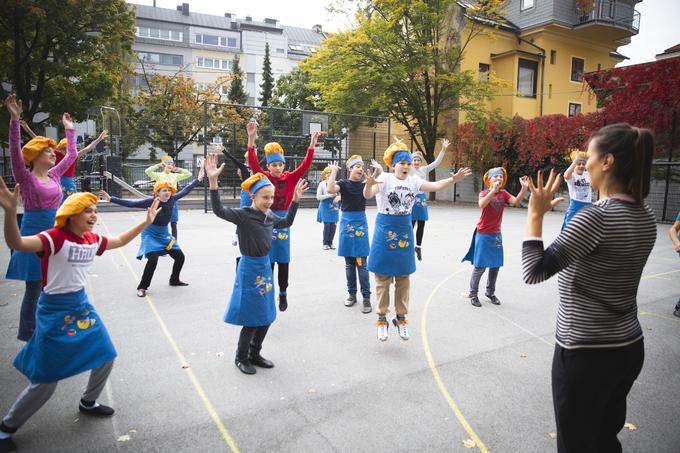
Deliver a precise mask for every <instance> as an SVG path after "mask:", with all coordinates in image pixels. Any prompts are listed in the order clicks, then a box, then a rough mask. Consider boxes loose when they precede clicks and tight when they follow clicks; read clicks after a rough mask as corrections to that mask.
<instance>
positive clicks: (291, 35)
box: [283, 26, 326, 46]
mask: <svg viewBox="0 0 680 453" xmlns="http://www.w3.org/2000/svg"><path fill="white" fill-rule="evenodd" d="M283 34H284V35H286V37H288V42H289V43H291V44H311V45H314V46H318V45H320V44H321V41H323V40H324V39H326V35H325V34H324V33H317V32H315V31H314V30H311V29H307V28H300V27H288V26H283Z"/></svg>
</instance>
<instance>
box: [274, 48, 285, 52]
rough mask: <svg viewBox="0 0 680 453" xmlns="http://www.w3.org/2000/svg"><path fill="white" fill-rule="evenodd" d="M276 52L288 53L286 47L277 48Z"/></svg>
mask: <svg viewBox="0 0 680 453" xmlns="http://www.w3.org/2000/svg"><path fill="white" fill-rule="evenodd" d="M276 53H286V50H285V49H281V48H280V47H277V48H276Z"/></svg>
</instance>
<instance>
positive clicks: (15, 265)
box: [5, 209, 57, 282]
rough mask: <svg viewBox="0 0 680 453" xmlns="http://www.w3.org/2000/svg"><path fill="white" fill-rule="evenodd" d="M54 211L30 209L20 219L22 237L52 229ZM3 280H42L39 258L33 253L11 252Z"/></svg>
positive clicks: (55, 212)
mask: <svg viewBox="0 0 680 453" xmlns="http://www.w3.org/2000/svg"><path fill="white" fill-rule="evenodd" d="M56 216H57V210H56V209H31V210H29V211H25V212H24V215H23V217H22V218H21V228H20V232H21V235H22V236H31V235H34V234H38V233H40V232H41V231H45V230H49V229H50V228H53V227H54V218H55V217H56ZM5 278H7V279H9V280H23V281H26V282H34V281H40V280H42V272H41V271H40V258H39V257H38V255H37V254H35V253H27V252H17V251H12V257H11V258H10V260H9V265H8V266H7V274H6V275H5Z"/></svg>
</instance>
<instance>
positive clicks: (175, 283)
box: [170, 280, 189, 286]
mask: <svg viewBox="0 0 680 453" xmlns="http://www.w3.org/2000/svg"><path fill="white" fill-rule="evenodd" d="M170 286H189V284H188V283H184V282H183V281H182V280H170Z"/></svg>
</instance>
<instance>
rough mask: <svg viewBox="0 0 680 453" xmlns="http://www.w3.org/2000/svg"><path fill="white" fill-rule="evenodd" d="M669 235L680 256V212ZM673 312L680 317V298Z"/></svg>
mask: <svg viewBox="0 0 680 453" xmlns="http://www.w3.org/2000/svg"><path fill="white" fill-rule="evenodd" d="M668 235H669V236H670V237H671V242H672V243H673V246H674V247H675V251H676V252H678V256H680V212H678V216H677V217H676V218H675V223H674V224H673V225H672V226H671V227H670V229H669V230H668ZM673 314H674V315H675V316H677V317H678V318H680V299H678V301H677V302H676V304H675V310H673Z"/></svg>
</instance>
